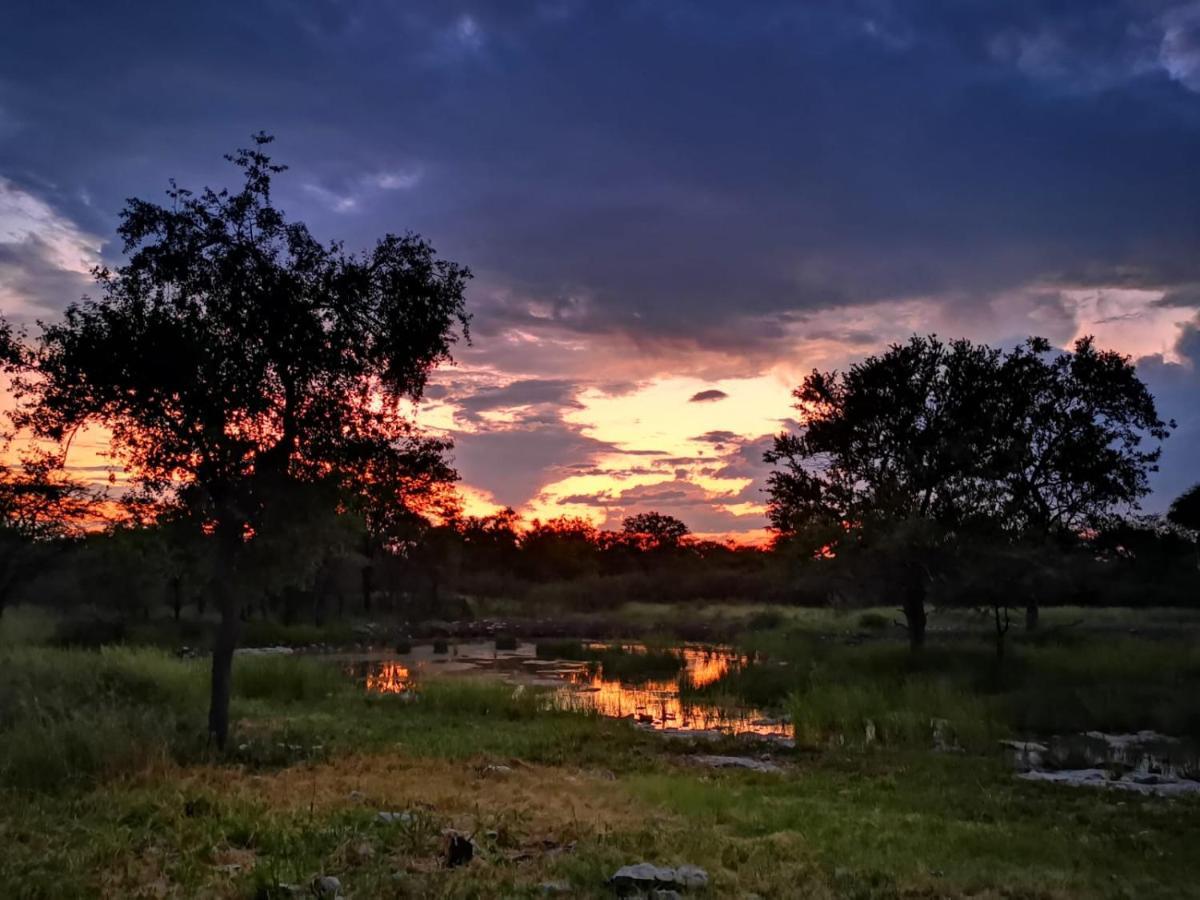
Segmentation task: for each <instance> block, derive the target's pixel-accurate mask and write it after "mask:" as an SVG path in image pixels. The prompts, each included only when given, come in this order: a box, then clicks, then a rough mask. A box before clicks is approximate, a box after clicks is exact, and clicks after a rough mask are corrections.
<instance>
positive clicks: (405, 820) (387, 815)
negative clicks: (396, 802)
mask: <svg viewBox="0 0 1200 900" xmlns="http://www.w3.org/2000/svg"><path fill="white" fill-rule="evenodd" d="M415 818H416V817H415V816H414V815H413V814H412V813H410V812H381V813H379V814H378V815H376V816H375V821H376V822H380V823H382V824H384V825H411V824H412V823H413V821H414V820H415Z"/></svg>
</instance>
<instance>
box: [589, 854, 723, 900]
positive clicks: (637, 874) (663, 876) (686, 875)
mask: <svg viewBox="0 0 1200 900" xmlns="http://www.w3.org/2000/svg"><path fill="white" fill-rule="evenodd" d="M608 883H609V884H611V885H612V886H613V887H614V888H616V889H617V891H618V892H620V893H629V892H631V891H641V892H647V893H650V896H652V897H661V898H663V900H668V898H671V897H678V896H679V895H678V894H677V893H676V891H677V890H679V889H683V890H693V889H694V890H702V889H704V888H705V887H707V886H708V873H707V872H705V871H704V870H703V869H701V868H700V867H699V866H693V865H682V866H679V867H678V868H675V869H672V868H670V867H669V866H656V865H653V864H652V863H637V864H636V865H632V866H621V868H619V869H617V871H616V872H615V873H614V874H613V876H612V877H611V878H609V879H608Z"/></svg>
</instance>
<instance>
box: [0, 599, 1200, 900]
mask: <svg viewBox="0 0 1200 900" xmlns="http://www.w3.org/2000/svg"><path fill="white" fill-rule="evenodd" d="M15 621H16V623H17V624H15V625H11V627H10V623H9V622H7V621H6V622H5V625H4V626H3V629H4V630H3V631H0V643H2V644H3V646H0V883H3V884H4V885H5V896H12V897H47V898H60V897H61V898H70V897H96V896H108V897H193V896H211V897H246V898H250V897H260V898H272V897H283V896H291V894H289V893H288V891H287V889H286V888H285V887H284V886H285V885H304V886H307V885H308V884H309V882H310V881H311V879H313V878H314V877H315V876H318V875H333V876H335V877H337V878H338V879H339V880H340V881H341V884H342V892H343V894H344V895H345V896H346V897H347V898H351V900H353V898H374V897H497V896H504V897H537V896H544V893H543V891H542V887H541V886H542V885H543V884H544V883H546V882H556V883H562V884H563V885H569V886H570V887H569V890H570V893H569V894H568V895H569V896H580V897H589V896H594V897H604V896H612V891H611V889H610V888H608V887H607V886H606V885H605V883H604V880H605V878H606V877H607V876H608V875H610V874H611V873H612V872H613V871H614V870H615V869H616V868H617V867H618V866H620V865H622V864H625V863H631V862H638V861H643V860H645V861H651V862H657V863H660V864H664V865H673V864H680V863H685V862H688V863H694V864H696V865H699V866H701V867H703V868H704V869H706V870H707V871H708V873H709V875H710V876H711V879H712V881H711V885H710V888H709V890H708V895H709V896H714V897H748V896H751V895H754V894H757V895H759V896H762V897H830V898H832V897H864V898H866V897H959V896H971V897H1009V898H1012V897H1030V898H1033V897H1039V898H1040V897H1046V898H1059V897H1061V898H1068V897H1139V898H1140V897H1181V896H1196V895H1198V893H1200V889H1198V888H1197V887H1196V885H1197V883H1200V862H1197V861H1196V857H1195V853H1194V848H1195V846H1196V842H1197V839H1200V802H1197V801H1194V800H1171V801H1167V800H1162V799H1156V798H1143V797H1140V796H1136V795H1129V794H1125V793H1116V792H1111V793H1110V792H1096V791H1090V790H1084V789H1077V788H1069V787H1058V786H1051V785H1043V784H1030V783H1026V782H1022V781H1019V780H1017V779H1015V778H1014V777H1013V774H1012V772H1011V771H1009V770H1008V769H1007V768H1006V767H1005V765H1004V763H1003V761H1002V759H1001V758H1000V755H999V753H998V752H997V748H996V746H995V743H994V742H995V739H996V738H997V737H999V736H1002V735H1007V734H1013V733H1019V732H1020V731H1021V730H1022V729H1024V728H1026V727H1031V726H1032V725H1034V724H1036V725H1045V724H1047V723H1054V722H1058V723H1060V724H1062V725H1064V726H1065V725H1070V727H1075V724H1076V722H1075V718H1076V717H1082V719H1085V720H1086V721H1084V722H1083V724H1088V725H1091V726H1093V727H1109V726H1113V727H1117V726H1119V725H1122V724H1124V723H1125V722H1126V721H1128V725H1129V727H1133V726H1135V725H1136V726H1139V727H1151V726H1154V725H1160V726H1162V727H1164V728H1165V727H1166V726H1167V725H1170V724H1174V725H1176V726H1178V727H1177V728H1176V729H1175V730H1176V733H1183V732H1186V733H1194V729H1196V726H1197V723H1200V715H1195V714H1194V710H1195V704H1196V703H1197V701H1196V700H1195V699H1193V695H1194V694H1195V693H1196V692H1195V690H1194V686H1195V685H1196V683H1197V674H1198V672H1200V669H1198V668H1197V659H1198V657H1197V654H1196V652H1195V651H1193V650H1192V649H1191V646H1190V645H1189V644H1187V643H1184V642H1174V643H1172V642H1162V641H1148V640H1143V639H1136V638H1122V639H1121V640H1119V641H1113V640H1112V639H1110V638H1108V637H1103V638H1097V639H1087V638H1073V639H1071V640H1069V641H1066V642H1063V641H1050V642H1044V643H1037V642H1024V643H1022V642H1018V643H1017V645H1016V646H1015V647H1014V652H1013V654H1012V656H1011V657H1010V658H1009V659H1008V660H1007V661H1006V666H1007V669H1006V670H1005V671H1004V672H1003V673H996V672H995V671H994V670H992V669H991V668H990V660H989V658H988V656H987V654H986V647H985V646H984V647H977V646H973V645H971V644H969V643H964V644H962V645H961V646H959V645H953V646H949V647H944V648H936V647H933V648H930V650H931V652H930V653H929V654H928V655H927V657H926V659H924V660H922V661H921V662H920V663H917V664H914V663H912V662H910V661H908V660H907V657H906V656H905V655H904V654H903V652H902V647H900V646H899V645H898V644H896V643H889V642H875V643H867V644H862V645H849V646H848V645H845V644H844V643H842V642H828V641H824V642H823V641H819V640H815V639H810V640H806V639H804V634H803V632H804V629H802V628H800V629H797V628H796V627H795V626H793V625H790V624H785V625H783V626H779V627H776V628H773V629H770V630H762V631H755V632H748V633H746V634H745V635H744V636H743V638H742V639H741V643H742V645H743V647H744V648H745V649H746V650H747V652H750V653H753V654H754V655H755V658H756V660H757V661H756V662H754V663H751V664H750V665H748V666H747V667H745V668H744V669H742V670H738V671H736V672H735V673H733V674H731V675H730V676H728V677H727V679H725V680H724V681H725V683H723V684H722V683H719V682H718V683H717V684H716V685H715V686H713V687H712V688H711V689H710V690H711V691H713V692H715V693H716V694H724V695H727V696H729V697H731V698H736V699H747V698H750V697H753V696H755V695H758V698H759V699H760V700H761V701H763V703H764V705H770V706H772V708H780V709H783V708H786V709H790V710H791V712H792V715H793V717H794V719H795V722H796V726H797V733H798V737H799V738H800V744H801V746H800V747H799V749H797V750H794V751H784V750H780V749H778V748H774V749H771V750H770V752H771V755H772V758H773V759H774V761H775V762H777V763H779V764H781V765H782V766H783V767H784V771H783V772H782V773H754V772H746V771H724V770H722V771H715V770H710V769H705V768H700V767H698V766H696V765H695V764H693V763H692V762H690V760H689V757H690V756H691V755H692V754H694V753H696V752H698V751H697V749H696V748H695V747H693V746H690V745H689V744H688V743H686V742H679V741H671V740H666V739H663V738H661V737H659V736H656V735H653V734H648V733H646V732H643V731H640V730H638V729H636V728H633V727H632V726H631V725H629V724H628V723H626V722H619V721H613V720H606V719H602V718H598V717H594V716H588V715H583V714H577V713H570V712H565V711H561V710H558V709H555V708H553V707H552V705H551V704H550V703H549V702H548V699H547V696H546V695H541V694H538V693H537V692H535V691H531V690H514V689H513V688H512V687H511V686H509V685H505V684H502V683H499V682H494V681H491V682H487V681H471V680H457V679H446V680H442V681H431V682H429V683H427V684H426V685H425V687H424V688H423V690H422V691H421V692H420V695H419V696H418V697H417V698H416V699H406V698H405V697H402V696H391V697H387V696H367V695H365V694H363V693H361V692H360V691H359V690H358V688H357V687H356V686H355V685H354V684H353V683H351V682H350V681H349V680H348V679H347V678H345V677H344V676H343V675H342V674H341V673H340V672H339V671H338V670H337V669H336V668H334V667H333V666H331V665H330V664H328V663H326V662H324V661H321V660H317V659H306V658H297V657H254V658H251V657H245V658H239V659H238V660H237V662H236V664H235V698H234V710H233V715H234V720H235V725H234V731H235V734H234V737H233V741H232V746H231V747H230V749H229V751H228V752H227V753H226V754H218V753H216V752H215V751H214V750H213V749H212V748H211V747H209V746H207V745H206V743H205V740H204V737H203V723H204V709H205V699H206V698H205V691H206V682H207V678H206V665H205V662H204V661H202V660H196V661H184V660H178V659H175V658H173V657H172V656H170V655H168V654H167V653H165V652H163V651H161V650H157V649H153V648H138V647H116V648H108V649H104V650H102V651H100V652H94V651H93V652H89V651H82V650H73V649H61V648H50V647H45V646H38V645H36V641H37V640H40V639H43V638H44V637H45V634H46V631H45V629H44V628H40V629H39V628H36V627H33V626H32V625H31V624H30V623H31V620H24V621H22V620H21V619H20V617H17V619H16V620H15ZM31 642H33V643H31ZM781 663H782V665H781ZM779 673H784V674H782V675H781V674H779ZM1051 683H1053V684H1054V685H1055V686H1056V689H1057V690H1058V691H1059V693H1058V694H1053V693H1049V694H1048V693H1047V689H1046V686H1047V685H1048V684H1051ZM1035 701H1036V702H1035ZM931 717H945V718H948V719H950V721H951V722H952V724H953V726H954V730H955V733H956V734H957V735H958V737H959V739H960V741H961V743H962V746H963V748H964V750H963V752H954V753H935V752H932V751H931V750H930V746H929V743H930V738H929V720H930V718H931ZM868 719H870V720H871V721H872V722H873V723H874V724H875V725H876V733H877V736H876V739H875V740H874V741H873V742H870V743H868V742H867V741H866V740H865V739H864V737H863V723H864V722H865V721H866V720H868ZM764 749H766V748H759V749H758V750H755V751H753V752H754V753H758V752H762V751H763V750H764ZM699 752H736V753H743V754H745V753H747V752H749V751H748V750H747V748H746V747H745V746H743V745H740V744H735V743H734V742H732V741H730V742H728V743H727V745H716V746H715V747H712V748H710V747H709V745H707V744H705V745H704V748H703V749H702V750H700V751H699ZM495 766H500V767H504V768H501V769H495V768H490V767H495ZM380 811H406V812H409V813H410V815H409V816H408V817H407V818H406V819H405V821H403V822H394V823H384V822H380V821H379V820H378V817H377V816H378V813H379V812H380ZM445 829H454V830H457V831H460V832H462V833H465V834H469V835H472V836H473V837H474V840H475V842H476V845H477V847H478V852H477V854H476V859H475V861H474V862H472V863H471V864H470V865H468V866H464V867H462V868H455V869H449V868H446V867H445V866H444V865H442V854H443V842H444V841H445V837H444V836H443V831H444V830H445Z"/></svg>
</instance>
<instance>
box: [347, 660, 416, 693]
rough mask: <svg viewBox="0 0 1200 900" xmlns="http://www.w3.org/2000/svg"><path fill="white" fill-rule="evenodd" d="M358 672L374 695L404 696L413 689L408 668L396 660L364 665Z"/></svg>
mask: <svg viewBox="0 0 1200 900" xmlns="http://www.w3.org/2000/svg"><path fill="white" fill-rule="evenodd" d="M359 668H360V669H361V672H356V673H355V674H357V675H359V677H361V678H362V679H363V684H364V686H365V687H366V689H367V691H368V692H370V693H372V694H403V693H404V692H405V691H407V690H409V689H410V688H411V687H412V684H411V679H412V675H411V674H410V672H409V670H408V666H406V665H404V664H403V663H399V662H396V661H395V660H382V661H380V662H377V663H363V664H361V666H359Z"/></svg>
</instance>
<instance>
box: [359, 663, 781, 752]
mask: <svg viewBox="0 0 1200 900" xmlns="http://www.w3.org/2000/svg"><path fill="white" fill-rule="evenodd" d="M590 646H591V647H593V648H596V649H602V648H603V647H604V646H605V645H599V644H597V645H590ZM624 646H625V648H626V650H627V651H629V652H631V653H640V652H645V648H644V647H642V646H641V645H637V644H632V645H631V644H626V645H624ZM670 650H671V652H673V653H676V654H678V655H679V656H680V657H681V658H682V660H683V668H682V669H681V671H680V672H679V674H678V675H677V676H675V677H671V678H655V679H651V680H644V679H641V678H638V679H630V678H622V677H619V676H617V675H614V674H612V673H608V672H605V670H604V665H603V663H597V662H580V661H577V660H567V659H539V658H538V657H537V653H536V645H535V644H533V643H521V644H518V646H517V648H516V649H515V650H497V649H496V645H495V643H493V642H491V641H486V642H485V641H480V642H473V643H465V644H457V645H453V646H452V647H451V648H450V651H451V652H450V653H446V654H436V653H434V652H433V646H432V645H430V644H426V645H419V646H416V647H414V648H413V649H412V652H410V653H404V654H393V655H389V656H386V657H374V658H366V659H363V658H359V659H356V660H353V661H350V662H349V664H348V668H349V671H350V672H351V673H352V674H353V675H354V676H355V677H356V678H357V679H358V680H359V681H361V682H362V684H363V686H364V688H365V689H366V690H368V691H371V692H373V693H381V694H403V693H406V692H408V691H411V690H413V688H414V686H415V685H417V684H419V683H420V682H421V681H423V680H426V679H428V678H432V677H441V676H452V675H463V674H471V675H477V676H478V675H483V676H488V677H496V678H501V679H503V680H505V681H507V682H510V683H513V684H527V685H534V686H541V687H547V688H551V689H554V690H555V691H556V700H557V702H558V705H559V706H561V707H564V708H567V709H575V710H580V711H587V712H596V713H599V714H600V715H603V716H610V717H613V718H630V719H633V720H634V721H636V722H637V723H638V724H639V725H641V726H642V727H645V728H652V729H655V730H658V731H664V732H710V733H716V732H722V733H730V734H756V735H761V736H763V737H771V738H788V737H790V736H791V728H790V727H789V726H788V725H787V724H786V723H785V722H781V721H779V720H777V719H772V718H770V717H769V716H767V715H766V714H765V713H764V712H763V711H762V710H758V709H753V708H749V707H731V706H728V705H726V704H720V705H718V704H716V703H711V702H705V701H702V700H695V699H692V698H690V697H685V696H682V692H681V688H680V686H681V683H685V684H688V685H690V686H692V687H703V686H705V685H708V684H712V683H713V682H715V681H717V680H718V679H719V678H721V676H722V675H724V674H725V673H726V672H728V671H729V670H730V669H731V668H732V667H734V666H737V665H740V664H742V663H744V662H745V658H744V657H742V656H740V655H739V654H737V653H735V652H733V651H732V650H730V649H729V648H726V647H710V646H700V645H690V644H689V645H681V646H676V647H673V648H670Z"/></svg>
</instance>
